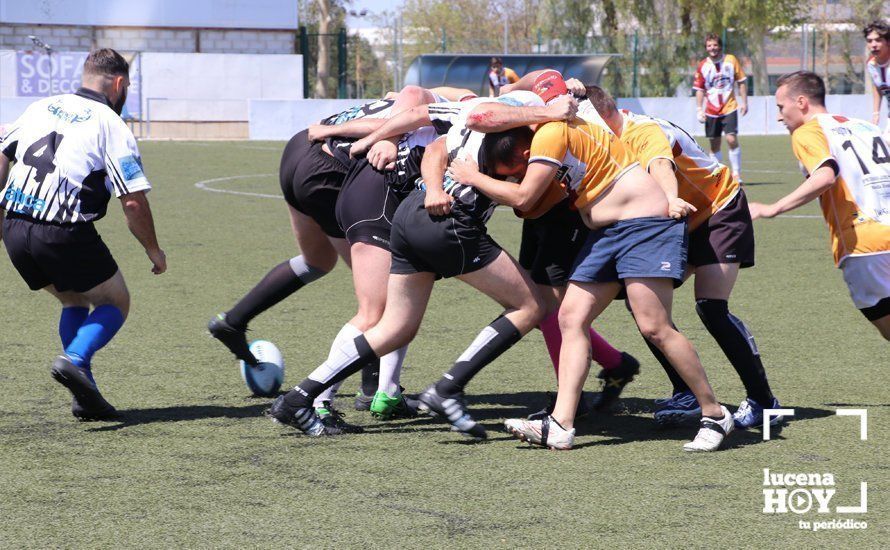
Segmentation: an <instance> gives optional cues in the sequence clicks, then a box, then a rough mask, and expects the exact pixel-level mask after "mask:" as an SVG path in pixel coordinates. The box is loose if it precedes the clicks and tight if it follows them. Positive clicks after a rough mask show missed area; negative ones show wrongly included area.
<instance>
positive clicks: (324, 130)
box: [308, 124, 333, 141]
mask: <svg viewBox="0 0 890 550" xmlns="http://www.w3.org/2000/svg"><path fill="white" fill-rule="evenodd" d="M331 128H333V126H328V125H326V124H310V125H309V136H308V137H309V141H324V140H325V139H327V138H328V131H329V130H330V129H331Z"/></svg>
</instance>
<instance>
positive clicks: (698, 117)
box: [695, 109, 707, 123]
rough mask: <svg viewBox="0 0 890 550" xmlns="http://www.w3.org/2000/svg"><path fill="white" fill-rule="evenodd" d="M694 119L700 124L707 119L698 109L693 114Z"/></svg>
mask: <svg viewBox="0 0 890 550" xmlns="http://www.w3.org/2000/svg"><path fill="white" fill-rule="evenodd" d="M695 118H697V119H698V121H699V122H701V123H704V122H705V120H706V119H707V117H706V116H705V112H704V111H703V110H701V109H699V110H698V111H696V113H695Z"/></svg>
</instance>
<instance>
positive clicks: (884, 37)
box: [863, 21, 890, 136]
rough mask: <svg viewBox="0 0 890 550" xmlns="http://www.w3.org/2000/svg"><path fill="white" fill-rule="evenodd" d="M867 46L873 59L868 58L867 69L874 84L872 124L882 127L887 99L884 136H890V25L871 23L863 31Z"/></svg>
mask: <svg viewBox="0 0 890 550" xmlns="http://www.w3.org/2000/svg"><path fill="white" fill-rule="evenodd" d="M863 34H864V35H865V46H866V47H867V48H868V53H870V54H871V57H869V58H868V63H866V65H865V66H866V68H867V69H868V74H870V75H871V80H872V82H873V83H874V87H873V88H872V110H873V111H874V112H873V113H872V114H871V122H872V124H875V125H880V118H881V98H882V97H884V98H887V116H888V119H887V125H886V126H885V127H884V135H887V136H890V25H887V24H886V23H884V22H883V21H873V22H871V23H869V24H868V25H867V26H866V27H865V30H864V31H863Z"/></svg>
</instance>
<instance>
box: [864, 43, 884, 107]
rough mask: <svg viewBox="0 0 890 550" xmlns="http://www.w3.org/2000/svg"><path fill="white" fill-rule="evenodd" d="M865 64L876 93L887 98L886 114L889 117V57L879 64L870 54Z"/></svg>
mask: <svg viewBox="0 0 890 550" xmlns="http://www.w3.org/2000/svg"><path fill="white" fill-rule="evenodd" d="M865 66H866V68H867V69H868V74H869V75H871V80H872V82H873V83H874V85H875V88H877V89H878V93H880V94H881V95H882V96H884V99H886V100H887V116H888V117H890V59H888V60H887V62H886V63H884V64H883V65H880V64H878V60H877V59H875V58H874V56H872V57H869V58H868V63H866V64H865Z"/></svg>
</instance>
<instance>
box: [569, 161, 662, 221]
mask: <svg viewBox="0 0 890 550" xmlns="http://www.w3.org/2000/svg"><path fill="white" fill-rule="evenodd" d="M581 217H582V219H583V220H584V224H585V225H586V226H587V227H589V228H591V229H597V228H600V227H605V226H607V225H611V224H613V223H615V222H618V221H621V220H629V219H633V218H650V217H665V218H666V217H668V200H667V197H666V196H665V195H664V192H663V191H662V190H661V188H660V187H659V186H658V184H657V183H656V182H655V180H653V179H652V178H651V177H650V176H649V175H648V174H647V173H646V171H645V170H643V169H642V168H641V167H640V166H639V165H636V166H633V167H631V168H629V169H628V170H627V172H625V173H624V174H622V175H620V176H618V178H617V179H616V180H615V182H613V183H612V185H611V187H609V188H608V189H607V190H606V191H604V192H603V194H602V195H600V196H599V197H597V199H596V200H595V201H593V202H592V203H590V204H588V205H586V206H584V207H582V208H581Z"/></svg>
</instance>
